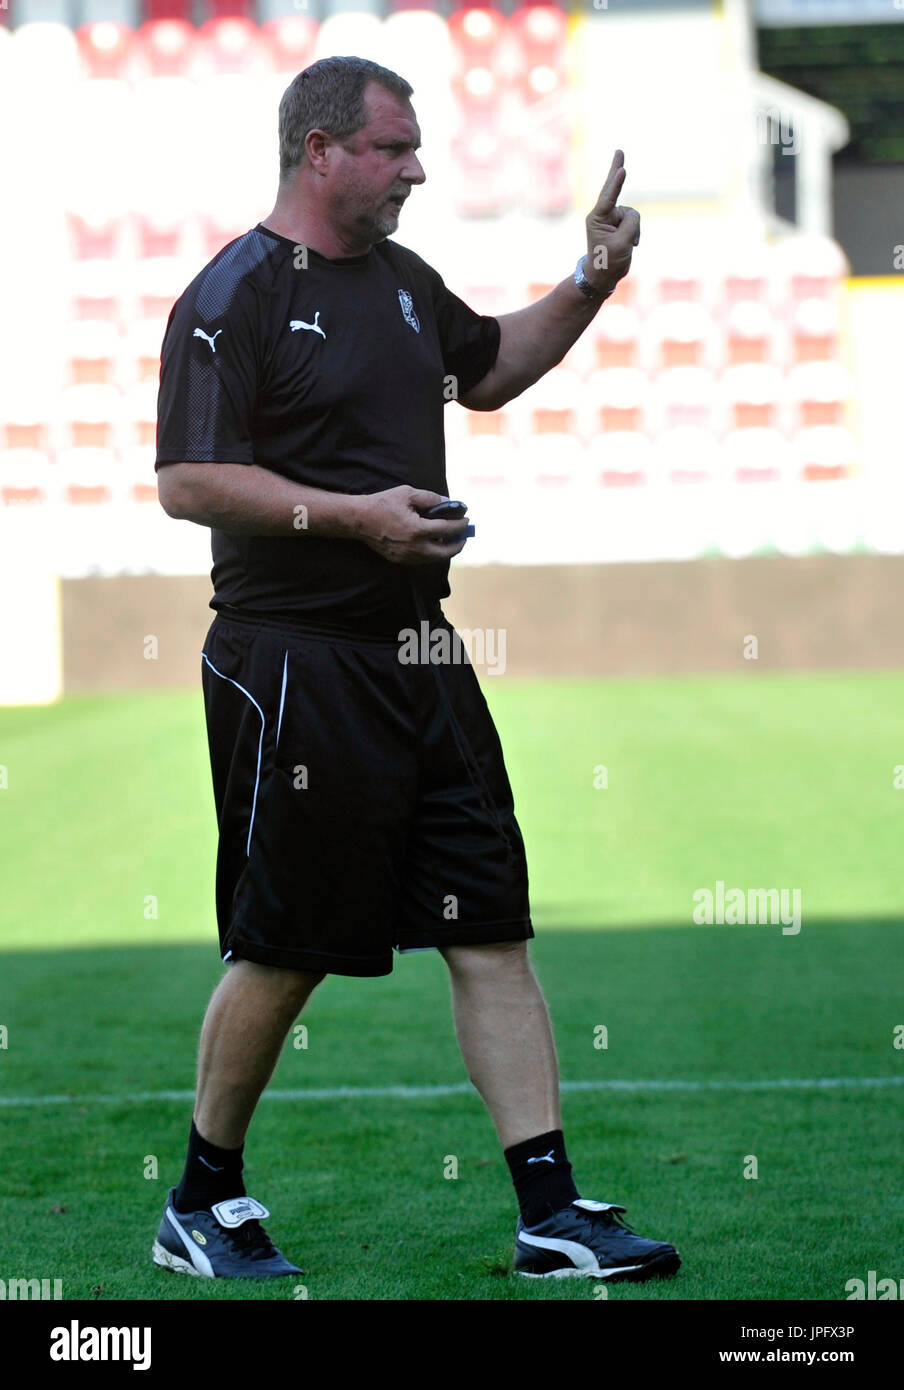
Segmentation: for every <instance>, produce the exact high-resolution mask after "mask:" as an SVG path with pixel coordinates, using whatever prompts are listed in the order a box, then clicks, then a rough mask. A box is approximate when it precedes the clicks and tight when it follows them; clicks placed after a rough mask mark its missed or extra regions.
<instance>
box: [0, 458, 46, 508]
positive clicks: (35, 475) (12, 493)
mask: <svg viewBox="0 0 904 1390" xmlns="http://www.w3.org/2000/svg"><path fill="white" fill-rule="evenodd" d="M51 490H52V478H51V464H50V459H49V457H48V455H47V454H46V453H45V452H43V450H41V449H31V448H12V449H2V448H0V504H2V506H4V507H20V506H35V505H38V506H40V505H42V504H44V503H46V502H47V501H49V500H50V499H51Z"/></svg>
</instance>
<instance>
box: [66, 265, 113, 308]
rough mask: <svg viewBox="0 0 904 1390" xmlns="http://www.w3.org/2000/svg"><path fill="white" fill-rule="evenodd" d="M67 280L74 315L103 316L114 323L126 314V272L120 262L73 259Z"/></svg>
mask: <svg viewBox="0 0 904 1390" xmlns="http://www.w3.org/2000/svg"><path fill="white" fill-rule="evenodd" d="M67 280H68V286H67V288H68V290H69V301H70V305H71V310H72V315H73V317H74V318H79V319H103V320H106V321H107V322H110V323H115V322H118V321H119V320H120V319H121V318H123V317H124V313H125V306H124V302H123V290H124V286H125V283H126V271H125V268H124V266H123V265H122V264H121V263H120V262H118V261H108V260H102V259H99V258H96V257H93V258H92V259H90V260H84V261H73V262H72V263H71V265H70V266H69V268H68V274H67Z"/></svg>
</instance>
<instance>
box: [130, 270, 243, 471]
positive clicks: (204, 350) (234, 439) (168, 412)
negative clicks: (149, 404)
mask: <svg viewBox="0 0 904 1390" xmlns="http://www.w3.org/2000/svg"><path fill="white" fill-rule="evenodd" d="M211 277H212V272H211V270H210V269H208V271H207V272H206V273H205V274H202V275H201V276H200V277H199V278H198V280H196V281H194V282H193V283H192V284H191V285H190V286H189V287H188V289H187V290H186V291H185V293H184V294H183V295H182V296H181V298H180V299H178V300H177V301H176V303H175V305H174V306H173V309H172V311H171V313H170V316H169V320H168V321H167V326H166V333H165V334H164V338H163V347H162V349H161V354H160V389H159V392H158V395H157V458H156V462H155V464H154V467H155V469H159V467H160V465H161V464H165V463H181V462H188V463H254V447H253V428H252V422H253V417H254V410H255V404H256V401H257V394H258V385H259V381H260V361H261V357H262V347H261V334H260V317H259V309H258V296H257V294H256V293H255V290H254V287H253V285H252V284H250V283H249V281H248V279H247V277H246V278H244V279H242V278H238V277H236V278H234V279H233V282H232V283H231V284H229V283H228V281H225V282H224V277H223V276H222V275H220V276H219V277H218V278H213V279H212V278H211Z"/></svg>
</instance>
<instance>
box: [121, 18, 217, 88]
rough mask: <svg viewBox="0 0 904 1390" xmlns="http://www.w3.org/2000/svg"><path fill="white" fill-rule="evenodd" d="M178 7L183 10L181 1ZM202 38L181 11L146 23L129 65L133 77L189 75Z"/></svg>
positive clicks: (134, 47) (131, 51)
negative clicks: (179, 13)
mask: <svg viewBox="0 0 904 1390" xmlns="http://www.w3.org/2000/svg"><path fill="white" fill-rule="evenodd" d="M174 8H178V9H179V10H181V9H182V8H183V7H182V4H181V0H180V3H179V4H178V5H177V6H175V7H174ZM199 42H200V41H199V39H198V35H197V32H196V30H194V29H193V28H192V26H191V24H189V23H188V22H187V20H186V19H185V18H184V17H182V16H181V15H173V16H172V17H165V18H164V17H162V18H160V19H157V20H152V21H151V22H150V23H148V24H143V25H142V26H141V28H140V29H139V30H138V32H137V33H136V35H135V38H134V41H133V43H132V46H131V49H130V51H129V55H128V61H127V63H126V68H127V71H128V75H129V77H130V78H131V79H132V81H139V80H141V79H145V78H150V77H186V76H188V75H189V73H190V72H191V70H192V68H193V66H194V63H195V61H196V60H197V53H198V44H199Z"/></svg>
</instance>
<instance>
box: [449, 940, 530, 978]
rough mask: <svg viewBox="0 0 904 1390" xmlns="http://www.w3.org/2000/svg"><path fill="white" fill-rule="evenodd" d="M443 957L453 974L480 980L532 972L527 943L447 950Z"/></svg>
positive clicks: (489, 944) (455, 947)
mask: <svg viewBox="0 0 904 1390" xmlns="http://www.w3.org/2000/svg"><path fill="white" fill-rule="evenodd" d="M440 954H441V955H442V957H443V960H444V961H445V962H446V964H447V965H448V967H449V969H450V970H451V971H452V973H453V974H460V975H478V976H479V975H487V974H493V973H505V974H508V973H511V972H512V971H515V970H529V969H530V957H529V956H528V951H527V942H526V941H492V942H485V943H484V942H482V943H479V944H477V945H472V946H443V947H441V949H440Z"/></svg>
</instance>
